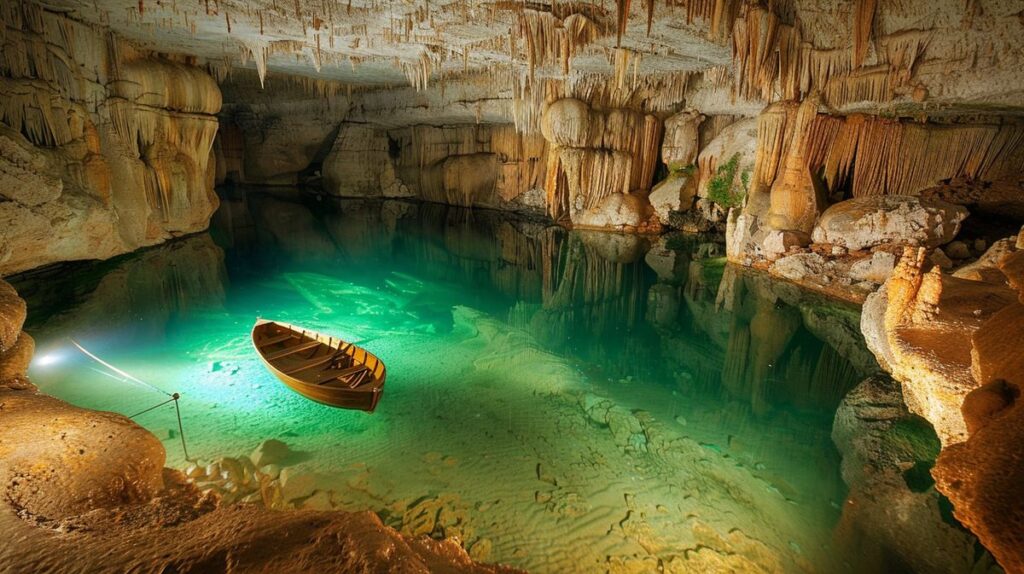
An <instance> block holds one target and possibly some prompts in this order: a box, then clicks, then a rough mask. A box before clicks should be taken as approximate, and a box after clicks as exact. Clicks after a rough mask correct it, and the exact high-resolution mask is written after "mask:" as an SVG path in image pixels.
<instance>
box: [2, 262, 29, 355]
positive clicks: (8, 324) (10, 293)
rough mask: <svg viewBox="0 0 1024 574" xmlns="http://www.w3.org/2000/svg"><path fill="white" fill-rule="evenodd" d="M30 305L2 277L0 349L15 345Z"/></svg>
mask: <svg viewBox="0 0 1024 574" xmlns="http://www.w3.org/2000/svg"><path fill="white" fill-rule="evenodd" d="M27 313H28V307H27V306H26V305H25V300H24V299H22V298H21V297H19V296H18V292H17V291H15V290H14V287H11V284H10V283H7V282H6V281H4V280H3V279H0V351H4V350H6V349H7V348H9V347H11V346H13V345H14V343H15V341H17V340H18V335H19V334H20V333H21V326H22V325H23V324H24V323H25V315H26V314H27Z"/></svg>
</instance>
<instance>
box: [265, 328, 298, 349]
mask: <svg viewBox="0 0 1024 574" xmlns="http://www.w3.org/2000/svg"><path fill="white" fill-rule="evenodd" d="M295 336H297V335H296V334H295V333H292V332H291V331H289V332H287V333H285V334H283V335H278V336H277V337H271V338H269V339H263V340H261V341H260V342H259V345H260V348H266V347H269V346H271V345H276V344H278V343H283V342H285V341H287V340H288V339H291V338H292V337H295Z"/></svg>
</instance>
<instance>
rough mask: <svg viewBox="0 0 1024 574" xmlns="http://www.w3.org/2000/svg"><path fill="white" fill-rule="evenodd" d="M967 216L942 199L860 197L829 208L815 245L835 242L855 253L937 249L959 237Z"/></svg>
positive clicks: (817, 229)
mask: <svg viewBox="0 0 1024 574" xmlns="http://www.w3.org/2000/svg"><path fill="white" fill-rule="evenodd" d="M966 217H967V210H966V209H965V208H963V207H961V206H959V205H953V204H950V203H946V202H943V201H939V200H928V199H921V198H918V197H912V196H903V195H882V196H875V197H858V198H854V199H848V200H846V201H841V202H839V203H837V204H835V205H833V206H831V207H829V208H828V209H826V210H825V212H824V213H822V214H821V217H820V218H819V219H818V223H817V224H816V225H815V227H814V233H813V238H814V242H815V243H834V244H838V245H842V246H844V247H847V248H848V249H850V250H851V251H854V250H858V249H867V248H870V247H874V246H876V245H885V244H893V245H923V246H927V247H937V246H939V245H942V244H944V243H947V242H949V241H950V240H952V239H953V238H954V237H956V234H957V233H958V232H959V231H960V222H961V221H963V220H964V219H965V218H966Z"/></svg>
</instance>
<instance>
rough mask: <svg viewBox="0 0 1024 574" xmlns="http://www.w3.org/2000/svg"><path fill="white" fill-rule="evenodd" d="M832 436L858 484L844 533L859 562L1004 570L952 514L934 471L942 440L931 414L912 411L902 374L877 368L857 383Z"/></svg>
mask: <svg viewBox="0 0 1024 574" xmlns="http://www.w3.org/2000/svg"><path fill="white" fill-rule="evenodd" d="M832 440H833V441H834V442H835V444H836V447H837V448H838V449H839V452H840V453H841V454H842V457H843V463H842V474H843V480H844V481H845V482H846V484H847V485H848V486H849V487H850V492H849V494H848V495H847V497H846V501H845V504H844V505H843V517H842V519H841V522H840V524H839V527H838V528H837V534H838V537H839V540H840V543H841V544H843V545H844V546H846V547H848V548H849V549H850V551H851V555H854V554H855V555H857V556H858V563H857V568H858V569H859V570H863V571H878V572H883V571H892V570H900V569H909V570H911V571H915V572H951V573H952V572H963V573H966V572H993V573H995V572H999V571H1000V570H999V569H998V567H997V566H996V565H995V563H994V560H993V559H992V557H991V556H990V555H987V554H980V555H979V554H977V553H976V552H975V550H974V549H975V547H976V545H977V539H976V538H975V537H974V535H972V534H971V533H970V532H968V531H967V530H965V529H964V528H963V527H961V526H960V525H959V524H957V523H956V521H954V520H952V519H951V518H950V517H949V508H948V506H947V503H946V501H945V500H944V499H942V497H941V496H940V495H939V493H938V492H937V491H936V490H935V487H934V483H933V480H932V478H931V476H930V474H929V471H930V469H931V467H932V464H933V461H934V460H935V457H936V456H937V455H938V453H939V446H940V445H939V440H938V438H937V437H936V436H935V433H934V431H933V430H932V429H931V427H930V426H929V424H928V422H927V421H925V420H924V419H921V418H920V417H917V416H915V415H912V414H910V413H909V412H908V411H907V409H906V406H905V405H904V402H903V396H902V393H901V391H900V385H899V383H898V382H896V381H893V380H892V379H890V378H889V377H888V376H885V375H876V376H873V377H871V378H869V379H867V380H865V381H864V382H862V383H861V384H860V385H858V386H857V387H855V388H854V389H853V390H852V391H850V393H849V394H848V395H847V396H846V397H845V398H844V399H843V401H842V403H841V404H840V405H839V409H838V410H837V411H836V418H835V423H834V425H833V429H832ZM925 525H927V526H925Z"/></svg>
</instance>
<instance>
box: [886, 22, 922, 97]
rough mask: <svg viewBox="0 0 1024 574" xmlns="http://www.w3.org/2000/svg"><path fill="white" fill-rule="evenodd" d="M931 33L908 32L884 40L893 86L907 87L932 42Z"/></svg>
mask: <svg viewBox="0 0 1024 574" xmlns="http://www.w3.org/2000/svg"><path fill="white" fill-rule="evenodd" d="M931 38H932V34H931V32H930V31H928V32H924V31H920V30H906V31H904V32H901V33H899V34H893V35H890V36H888V37H886V38H884V39H883V44H884V46H885V59H886V60H887V61H888V64H889V74H890V76H891V80H890V81H891V82H892V85H893V86H894V87H895V86H907V85H909V84H910V79H911V77H913V75H914V67H915V65H916V64H917V62H918V60H920V59H921V58H922V57H923V56H924V54H925V51H926V50H927V49H928V44H929V43H930V42H931Z"/></svg>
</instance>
